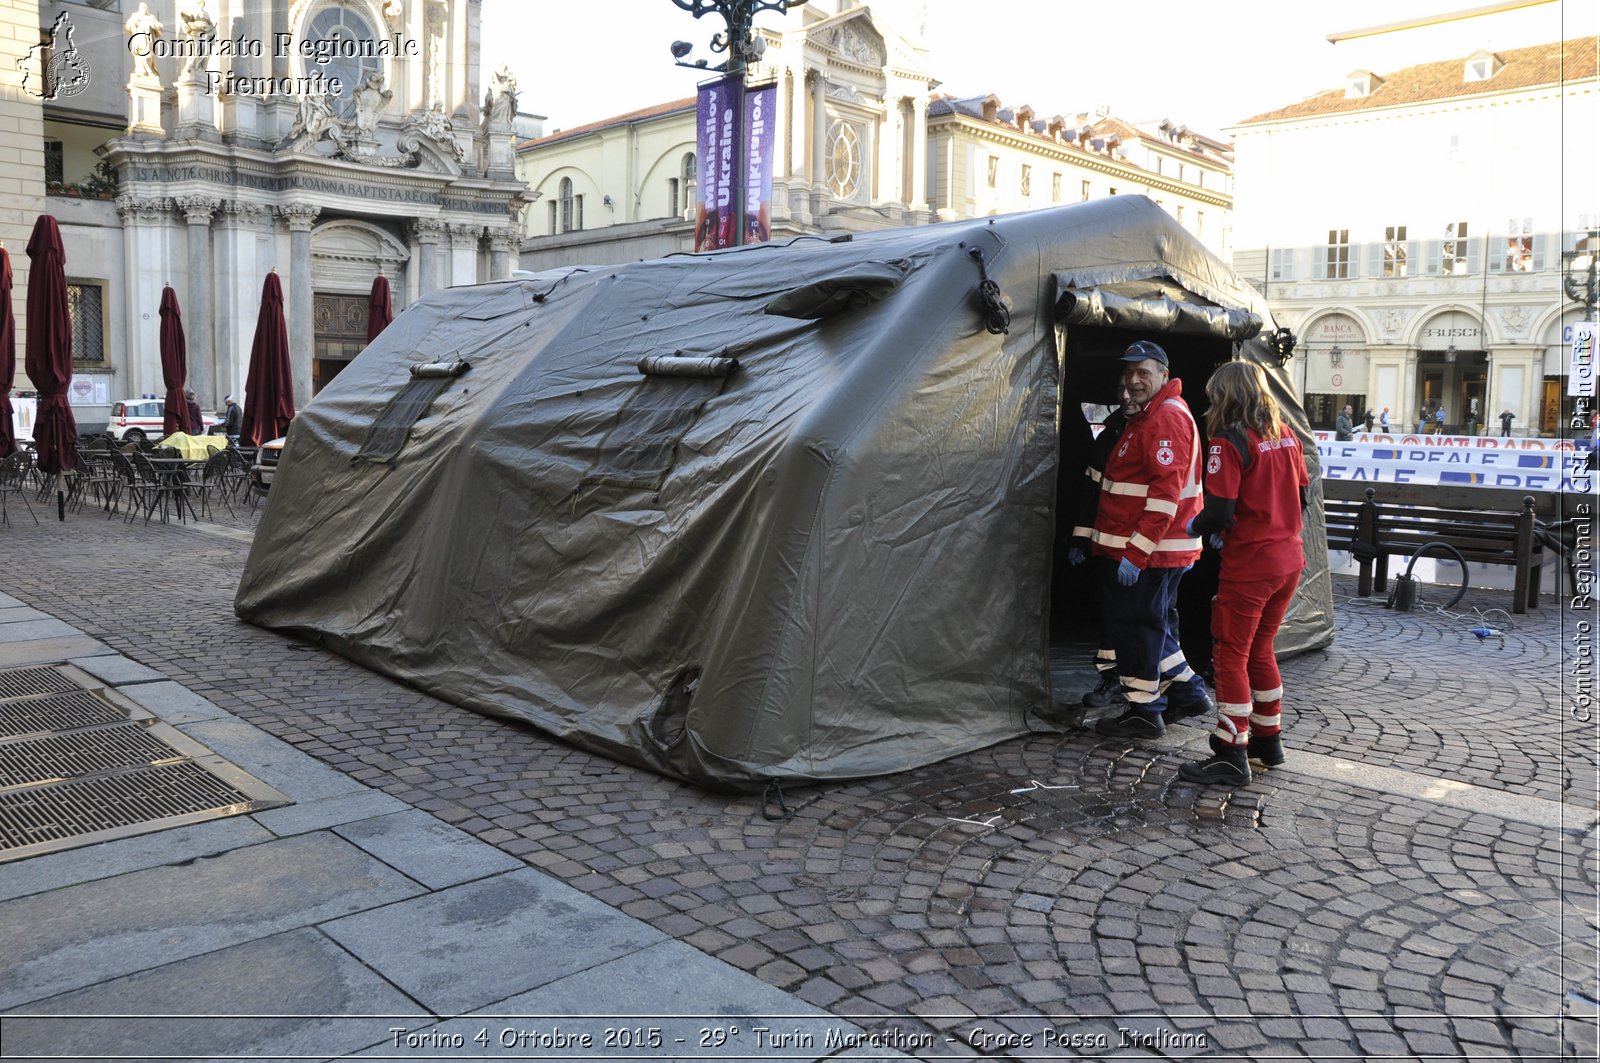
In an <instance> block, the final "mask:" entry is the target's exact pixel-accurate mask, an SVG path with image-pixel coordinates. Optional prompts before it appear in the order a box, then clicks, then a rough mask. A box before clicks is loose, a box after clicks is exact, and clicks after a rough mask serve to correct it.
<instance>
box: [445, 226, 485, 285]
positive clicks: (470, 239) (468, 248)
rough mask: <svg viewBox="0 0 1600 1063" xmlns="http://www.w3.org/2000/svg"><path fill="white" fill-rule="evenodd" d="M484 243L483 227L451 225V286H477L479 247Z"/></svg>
mask: <svg viewBox="0 0 1600 1063" xmlns="http://www.w3.org/2000/svg"><path fill="white" fill-rule="evenodd" d="M482 241H483V226H482V225H478V224H476V223H473V222H451V223H450V281H449V283H451V284H477V283H478V282H479V281H481V280H482V279H483V278H482V277H480V276H479V275H478V246H479V244H481V243H482Z"/></svg>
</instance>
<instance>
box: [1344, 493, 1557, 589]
mask: <svg viewBox="0 0 1600 1063" xmlns="http://www.w3.org/2000/svg"><path fill="white" fill-rule="evenodd" d="M1334 482H1335V481H1329V480H1324V481H1323V486H1324V489H1326V488H1327V487H1328V485H1329V484H1331V483H1334ZM1349 486H1351V485H1348V484H1341V487H1346V488H1347V487H1349ZM1384 486H1385V487H1387V486H1388V485H1384ZM1335 494H1336V495H1342V496H1343V497H1324V499H1323V514H1324V519H1325V523H1326V525H1327V532H1328V548H1329V549H1331V550H1348V551H1350V552H1351V553H1352V554H1354V555H1355V558H1356V562H1357V566H1358V569H1357V577H1356V591H1357V593H1358V594H1360V595H1361V596H1362V597H1366V596H1368V595H1371V594H1372V593H1373V592H1374V591H1377V592H1378V593H1379V594H1382V593H1384V591H1385V590H1386V589H1387V587H1388V582H1389V557H1390V556H1391V555H1398V556H1402V557H1410V556H1411V554H1412V553H1414V552H1415V551H1416V550H1417V548H1418V547H1421V546H1423V545H1425V544H1427V543H1432V542H1441V543H1445V544H1447V545H1449V546H1452V547H1454V548H1455V549H1456V550H1457V551H1458V552H1459V553H1460V554H1461V556H1462V557H1463V558H1464V559H1465V560H1466V561H1467V563H1468V564H1480V565H1510V566H1512V568H1514V569H1515V571H1516V575H1515V577H1514V579H1513V581H1512V604H1511V611H1512V612H1514V613H1526V612H1527V611H1528V609H1529V608H1530V607H1533V608H1537V607H1538V605H1539V584H1540V582H1541V575H1542V572H1543V566H1544V546H1543V544H1542V543H1541V542H1540V541H1539V540H1538V539H1537V538H1536V537H1535V535H1534V516H1535V509H1536V501H1535V499H1534V497H1533V496H1532V495H1524V496H1523V498H1522V504H1521V507H1520V511H1518V512H1507V511H1506V510H1504V509H1500V510H1495V509H1479V508H1469V507H1466V506H1462V505H1459V504H1457V505H1455V506H1445V505H1433V504H1429V503H1426V502H1422V501H1419V500H1418V496H1417V495H1416V493H1415V491H1414V490H1413V491H1411V492H1407V497H1406V499H1405V501H1403V502H1400V501H1391V500H1389V499H1380V498H1379V497H1378V490H1377V489H1375V488H1372V487H1366V488H1364V489H1363V490H1362V497H1361V499H1360V500H1359V501H1357V500H1356V499H1354V498H1351V497H1350V492H1349V491H1348V490H1340V491H1336V492H1335ZM1451 501H1459V496H1458V497H1457V498H1456V499H1451ZM1486 501H1487V499H1486ZM1431 556H1433V557H1435V558H1439V557H1444V558H1449V556H1450V555H1449V554H1448V553H1435V554H1432V555H1431Z"/></svg>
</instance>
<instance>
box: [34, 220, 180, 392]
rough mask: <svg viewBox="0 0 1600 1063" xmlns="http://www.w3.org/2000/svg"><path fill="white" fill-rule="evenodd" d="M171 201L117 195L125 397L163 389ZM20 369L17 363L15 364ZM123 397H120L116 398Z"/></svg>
mask: <svg viewBox="0 0 1600 1063" xmlns="http://www.w3.org/2000/svg"><path fill="white" fill-rule="evenodd" d="M171 209H172V201H171V200H168V199H165V198H161V197H155V198H146V197H143V196H131V195H126V194H124V195H121V196H118V197H117V213H118V214H120V215H121V216H122V233H123V239H122V259H123V271H124V276H125V277H126V278H127V286H128V289H127V297H126V298H125V299H124V300H123V305H124V307H125V312H126V314H127V318H126V322H127V330H128V333H127V365H126V366H123V367H122V371H123V372H124V373H126V374H127V375H126V376H125V377H124V378H123V379H122V381H121V382H120V384H119V387H120V388H121V390H122V395H123V396H130V397H131V396H134V395H143V394H145V393H147V392H161V391H162V384H161V318H160V316H159V308H160V306H161V288H162V286H163V285H164V284H165V283H166V281H167V280H168V279H169V278H168V277H167V276H166V267H165V266H163V265H162V263H163V262H164V261H165V259H166V251H165V249H164V248H165V245H166V242H167V240H166V237H167V234H166V233H164V232H163V231H162V230H163V229H164V228H165V227H166V226H167V224H168V223H169V221H170V220H171V214H170V211H171ZM18 368H19V369H20V368H21V363H20V362H19V363H18ZM117 397H119V398H120V397H122V396H117Z"/></svg>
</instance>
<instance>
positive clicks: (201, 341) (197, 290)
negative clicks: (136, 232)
mask: <svg viewBox="0 0 1600 1063" xmlns="http://www.w3.org/2000/svg"><path fill="white" fill-rule="evenodd" d="M221 205H222V203H221V200H216V199H212V198H211V197H210V196H180V197H178V209H179V210H181V211H183V219H184V221H186V222H187V223H188V225H189V296H188V298H187V299H185V300H184V301H183V334H184V339H185V340H186V341H187V343H188V347H189V382H188V387H189V389H190V390H191V391H193V392H194V396H195V399H196V401H198V402H199V403H200V405H201V407H202V408H204V407H205V405H206V403H208V402H211V403H214V402H215V401H216V398H217V396H215V395H212V394H211V392H212V389H213V387H214V381H215V380H216V366H215V364H214V362H213V358H214V351H215V347H214V345H213V338H214V333H215V319H214V318H213V317H212V313H211V283H212V280H213V279H214V277H215V272H214V271H213V270H212V268H211V215H213V214H214V213H216V210H217V208H218V207H219V206H221Z"/></svg>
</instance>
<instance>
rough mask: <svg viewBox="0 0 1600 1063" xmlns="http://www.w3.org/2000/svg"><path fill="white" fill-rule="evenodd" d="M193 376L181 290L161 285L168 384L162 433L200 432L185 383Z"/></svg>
mask: <svg viewBox="0 0 1600 1063" xmlns="http://www.w3.org/2000/svg"><path fill="white" fill-rule="evenodd" d="M188 376H189V344H188V341H187V340H185V339H184V338H183V311H182V310H180V309H179V307H178V293H177V292H175V291H173V290H172V285H170V284H169V285H167V286H166V287H165V288H163V289H161V382H162V383H163V384H165V385H166V386H167V402H166V414H165V415H164V416H163V417H162V419H161V433H162V434H163V435H169V436H170V435H171V434H172V433H174V432H188V433H190V434H195V433H196V428H197V426H195V425H192V424H190V423H189V402H188V400H187V399H186V398H185V397H184V394H183V385H184V383H185V382H186V381H187V379H188Z"/></svg>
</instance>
